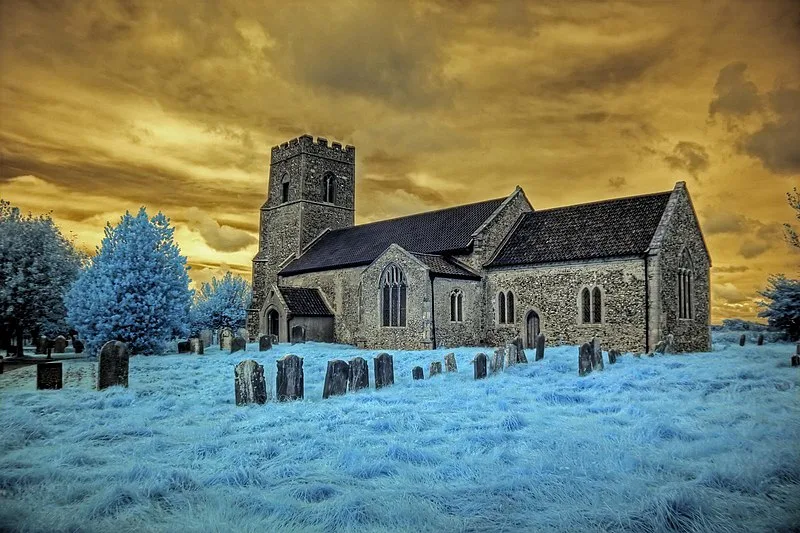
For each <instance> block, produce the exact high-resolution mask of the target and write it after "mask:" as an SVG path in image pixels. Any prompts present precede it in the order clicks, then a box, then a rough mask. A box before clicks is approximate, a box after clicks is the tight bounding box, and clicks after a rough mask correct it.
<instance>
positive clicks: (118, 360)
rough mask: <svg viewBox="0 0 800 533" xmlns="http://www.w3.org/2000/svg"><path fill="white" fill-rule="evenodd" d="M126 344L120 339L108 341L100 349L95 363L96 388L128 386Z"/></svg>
mask: <svg viewBox="0 0 800 533" xmlns="http://www.w3.org/2000/svg"><path fill="white" fill-rule="evenodd" d="M128 362H129V358H128V346H127V345H126V344H125V343H124V342H120V341H108V342H107V343H105V344H104V345H103V347H102V348H101V349H100V357H99V361H98V363H97V366H98V367H99V369H98V372H97V390H103V389H105V388H107V387H113V386H114V385H121V386H123V387H127V386H128Z"/></svg>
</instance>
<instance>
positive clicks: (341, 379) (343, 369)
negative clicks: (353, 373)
mask: <svg viewBox="0 0 800 533" xmlns="http://www.w3.org/2000/svg"><path fill="white" fill-rule="evenodd" d="M349 379H350V365H348V364H347V363H346V362H345V361H342V360H341V359H334V360H333V361H328V371H327V372H326V373H325V385H324V386H323V387H322V399H323V400H324V399H326V398H328V397H330V396H340V395H342V394H344V393H346V392H347V382H348V380H349Z"/></svg>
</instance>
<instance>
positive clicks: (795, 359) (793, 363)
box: [792, 355, 800, 366]
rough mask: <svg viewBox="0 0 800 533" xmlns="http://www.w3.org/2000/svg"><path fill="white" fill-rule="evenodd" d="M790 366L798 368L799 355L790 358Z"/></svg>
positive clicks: (799, 362)
mask: <svg viewBox="0 0 800 533" xmlns="http://www.w3.org/2000/svg"><path fill="white" fill-rule="evenodd" d="M792 366H800V355H793V356H792Z"/></svg>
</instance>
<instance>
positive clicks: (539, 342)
mask: <svg viewBox="0 0 800 533" xmlns="http://www.w3.org/2000/svg"><path fill="white" fill-rule="evenodd" d="M544 341H545V339H544V334H543V333H539V334H538V335H537V336H536V359H534V360H535V361H541V360H542V359H544Z"/></svg>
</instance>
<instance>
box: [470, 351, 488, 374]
mask: <svg viewBox="0 0 800 533" xmlns="http://www.w3.org/2000/svg"><path fill="white" fill-rule="evenodd" d="M472 365H473V369H474V375H475V379H483V378H485V377H486V354H485V353H479V354H478V355H476V356H475V359H473V360H472Z"/></svg>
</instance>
